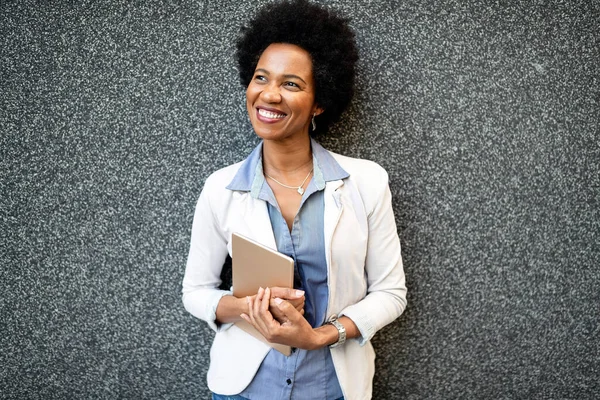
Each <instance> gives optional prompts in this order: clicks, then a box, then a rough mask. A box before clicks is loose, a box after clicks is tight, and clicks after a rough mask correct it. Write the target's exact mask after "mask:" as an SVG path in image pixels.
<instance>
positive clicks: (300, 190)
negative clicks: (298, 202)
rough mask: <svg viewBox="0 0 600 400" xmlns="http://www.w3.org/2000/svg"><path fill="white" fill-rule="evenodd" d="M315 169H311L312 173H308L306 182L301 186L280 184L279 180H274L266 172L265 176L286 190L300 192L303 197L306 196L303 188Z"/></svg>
mask: <svg viewBox="0 0 600 400" xmlns="http://www.w3.org/2000/svg"><path fill="white" fill-rule="evenodd" d="M313 169H314V168H311V169H310V171H308V175H306V178H304V180H303V181H302V183H301V184H300V186H289V185H286V184H285V183H281V182H279V181H278V180H277V179H275V178H273V177H272V176H271V175H269V174H267V173H266V172H265V173H264V174H265V176H266V177H267V178H270V179H271V180H273V181H274V182H275V183H277V184H279V185H281V186H283V187H284V188H288V189H294V190H296V192H298V194H299V195H300V196H302V195H303V194H304V189H303V188H302V186H304V184H305V183H306V180H307V179H308V177H309V176H310V174H312V172H313Z"/></svg>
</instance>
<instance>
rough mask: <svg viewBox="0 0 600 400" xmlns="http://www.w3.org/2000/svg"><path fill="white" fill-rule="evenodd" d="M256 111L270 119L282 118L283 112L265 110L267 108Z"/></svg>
mask: <svg viewBox="0 0 600 400" xmlns="http://www.w3.org/2000/svg"><path fill="white" fill-rule="evenodd" d="M258 113H259V114H260V115H261V116H263V117H265V118H270V119H279V118H284V117H285V114H278V113H274V112H272V111H267V110H263V109H262V108H259V109H258Z"/></svg>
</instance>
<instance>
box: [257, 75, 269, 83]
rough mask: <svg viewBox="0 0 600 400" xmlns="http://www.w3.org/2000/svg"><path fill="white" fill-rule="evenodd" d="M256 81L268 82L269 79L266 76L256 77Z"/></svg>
mask: <svg viewBox="0 0 600 400" xmlns="http://www.w3.org/2000/svg"><path fill="white" fill-rule="evenodd" d="M254 80H255V81H259V82H266V81H267V77H266V76H264V75H259V74H257V75H254Z"/></svg>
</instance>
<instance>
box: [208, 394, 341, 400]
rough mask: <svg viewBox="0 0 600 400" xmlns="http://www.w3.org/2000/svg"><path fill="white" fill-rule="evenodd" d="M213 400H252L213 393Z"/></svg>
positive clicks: (237, 395) (236, 395)
mask: <svg viewBox="0 0 600 400" xmlns="http://www.w3.org/2000/svg"><path fill="white" fill-rule="evenodd" d="M212 400H250V399H248V398H246V397H242V396H240V395H239V394H235V395H233V396H225V395H221V394H216V393H213V394H212ZM269 400H272V399H269ZM336 400H344V398H343V397H340V398H339V399H336Z"/></svg>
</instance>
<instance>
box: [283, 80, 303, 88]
mask: <svg viewBox="0 0 600 400" xmlns="http://www.w3.org/2000/svg"><path fill="white" fill-rule="evenodd" d="M284 86H285V87H287V88H289V89H300V86H299V85H298V84H297V83H295V82H290V81H287V82H285V83H284Z"/></svg>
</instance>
